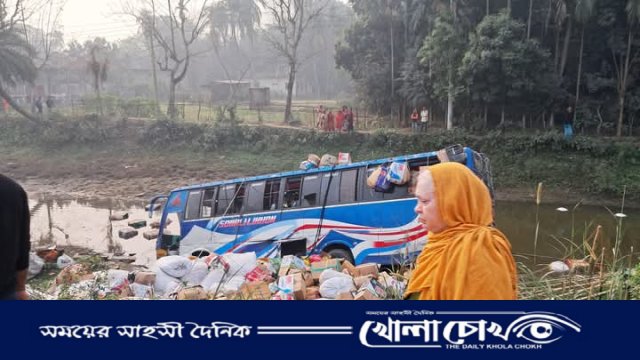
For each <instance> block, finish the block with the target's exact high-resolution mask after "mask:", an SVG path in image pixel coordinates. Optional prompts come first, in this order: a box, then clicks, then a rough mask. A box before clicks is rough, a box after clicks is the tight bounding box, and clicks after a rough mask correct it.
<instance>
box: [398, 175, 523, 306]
mask: <svg viewBox="0 0 640 360" xmlns="http://www.w3.org/2000/svg"><path fill="white" fill-rule="evenodd" d="M419 176H420V177H419V178H418V184H417V186H416V196H417V198H418V205H417V206H416V212H417V213H418V217H419V220H420V222H421V223H422V224H423V225H424V226H425V227H426V228H427V229H428V230H429V234H428V237H429V241H428V242H427V245H425V247H424V249H423V250H422V253H421V254H420V256H419V257H418V260H417V263H416V268H415V270H414V271H413V273H412V275H411V279H410V281H409V285H408V286H407V290H406V292H405V297H407V298H410V299H420V300H481V299H483V300H515V299H516V286H517V280H516V267H515V261H514V260H513V256H512V255H511V244H510V243H509V240H507V238H506V237H505V236H504V234H502V233H501V232H500V231H499V230H498V229H496V228H494V227H492V225H491V224H492V223H493V211H492V207H491V196H490V195H489V190H488V189H487V187H486V186H485V184H484V183H483V182H482V180H480V179H479V178H478V177H477V176H476V175H475V174H473V172H472V171H471V170H469V169H468V168H466V167H465V166H463V165H461V164H458V163H442V164H438V165H434V166H430V167H429V168H428V170H426V171H422V172H421V173H420V175H419Z"/></svg>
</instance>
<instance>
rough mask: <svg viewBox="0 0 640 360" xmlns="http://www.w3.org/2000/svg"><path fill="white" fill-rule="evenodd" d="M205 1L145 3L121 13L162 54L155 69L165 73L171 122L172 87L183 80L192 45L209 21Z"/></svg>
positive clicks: (173, 107)
mask: <svg viewBox="0 0 640 360" xmlns="http://www.w3.org/2000/svg"><path fill="white" fill-rule="evenodd" d="M209 6H210V2H209V1H208V0H201V1H199V2H197V4H195V3H192V1H191V0H167V2H166V7H160V6H156V0H147V1H145V2H144V5H143V6H142V7H141V8H137V9H135V8H133V6H129V7H128V8H127V9H125V12H126V13H127V14H129V15H131V16H133V17H135V19H136V20H137V21H138V23H140V24H142V28H143V30H144V31H147V32H149V33H151V34H152V36H153V38H154V40H155V41H156V42H157V44H158V46H159V47H160V50H161V52H162V55H163V56H162V57H161V60H159V61H158V66H159V68H160V70H161V71H165V72H167V73H168V74H169V103H168V105H167V115H168V116H169V117H170V118H172V119H174V118H176V116H177V114H178V112H177V109H176V87H177V86H178V84H179V83H180V82H181V81H182V80H184V78H185V76H186V75H187V71H188V70H189V65H190V64H191V60H192V58H193V57H194V56H197V55H199V53H194V52H192V51H193V45H194V43H195V42H196V40H198V39H199V38H200V36H201V35H202V33H203V31H204V30H205V28H206V26H207V24H208V19H209V11H208V9H209Z"/></svg>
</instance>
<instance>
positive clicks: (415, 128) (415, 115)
mask: <svg viewBox="0 0 640 360" xmlns="http://www.w3.org/2000/svg"><path fill="white" fill-rule="evenodd" d="M418 120H420V114H418V109H416V108H413V112H412V113H411V132H413V133H417V132H418V129H419V125H418Z"/></svg>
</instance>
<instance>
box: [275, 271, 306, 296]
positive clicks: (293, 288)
mask: <svg viewBox="0 0 640 360" xmlns="http://www.w3.org/2000/svg"><path fill="white" fill-rule="evenodd" d="M278 287H279V288H280V291H282V292H284V293H285V294H292V295H293V298H294V299H296V300H304V297H305V295H306V291H307V286H306V285H305V282H304V279H303V277H302V274H300V273H298V274H293V275H286V276H282V277H280V279H278Z"/></svg>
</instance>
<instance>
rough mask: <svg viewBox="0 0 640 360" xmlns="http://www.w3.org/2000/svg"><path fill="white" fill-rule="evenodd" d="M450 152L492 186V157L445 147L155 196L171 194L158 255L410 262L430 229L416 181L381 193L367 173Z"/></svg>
mask: <svg viewBox="0 0 640 360" xmlns="http://www.w3.org/2000/svg"><path fill="white" fill-rule="evenodd" d="M439 153H440V155H439ZM443 155H444V156H448V160H450V161H458V162H461V163H463V164H465V165H466V166H468V167H469V168H470V169H472V170H474V171H475V172H476V174H478V175H479V176H481V178H483V180H484V181H485V183H487V185H488V186H489V188H490V189H491V188H492V184H491V173H490V167H489V163H488V160H487V158H486V157H484V156H483V155H482V154H479V153H477V152H475V151H473V150H471V149H469V148H463V147H461V146H459V145H455V146H452V147H448V148H447V149H445V150H443V151H440V152H437V151H434V152H427V153H420V154H414V155H406V156H398V157H394V158H386V159H379V160H372V161H363V162H358V163H353V164H348V165H336V166H327V167H320V168H317V169H311V170H299V171H290V172H281V173H277V174H270V175H262V176H255V177H247V178H240V179H233V180H225V181H216V182H211V183H206V184H200V185H194V186H188V187H182V188H178V189H175V190H173V191H171V193H170V194H169V195H164V196H157V197H155V198H153V199H152V200H151V206H150V208H151V209H153V205H154V203H155V202H156V201H157V200H159V199H162V198H165V199H166V203H165V206H164V208H163V212H162V217H161V220H160V232H159V235H158V238H157V241H156V250H157V254H158V256H164V255H166V254H177V253H179V254H181V255H186V256H190V255H193V256H207V255H209V254H214V253H215V254H224V253H228V252H234V253H243V252H255V253H256V255H257V256H258V257H272V256H281V255H285V249H294V248H297V249H298V250H296V251H297V252H298V254H297V255H305V254H306V255H311V254H318V253H321V252H324V253H327V254H329V255H330V256H333V257H341V258H345V259H348V260H350V261H351V262H352V263H354V264H356V265H357V264H362V263H369V262H374V263H379V264H397V263H402V262H405V261H407V260H411V259H413V258H414V257H415V256H417V254H419V252H420V251H421V249H422V247H423V246H424V244H425V243H426V234H427V232H426V231H425V229H424V228H423V227H422V226H421V224H420V223H419V222H418V218H417V216H416V214H415V212H414V207H415V205H416V200H415V198H414V196H413V195H412V191H410V189H409V188H410V186H411V185H410V184H406V185H402V186H400V185H395V186H392V187H391V188H390V189H389V190H388V191H386V192H378V191H375V190H374V189H372V188H370V187H369V186H368V185H367V178H368V175H369V174H370V173H371V172H372V171H373V170H374V169H375V168H377V167H378V166H380V165H384V164H389V163H392V162H406V163H407V165H408V167H409V168H410V169H411V171H412V174H414V176H415V174H417V171H418V170H419V168H420V167H421V166H427V165H433V164H436V163H438V162H440V159H442V157H443ZM150 215H151V214H150ZM170 215H172V216H173V217H177V218H178V222H179V225H180V226H179V229H180V234H172V235H169V234H167V233H166V232H165V231H164V229H165V224H166V223H167V219H168V217H169V216H170ZM296 243H297V244H298V245H296V246H292V244H296ZM300 249H301V250H302V254H300ZM287 251H289V250H287Z"/></svg>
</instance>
